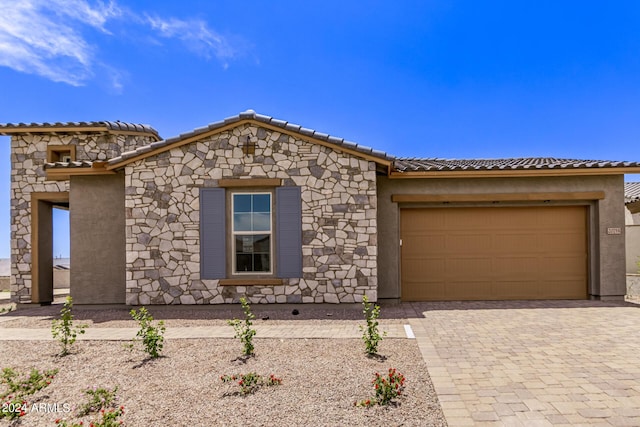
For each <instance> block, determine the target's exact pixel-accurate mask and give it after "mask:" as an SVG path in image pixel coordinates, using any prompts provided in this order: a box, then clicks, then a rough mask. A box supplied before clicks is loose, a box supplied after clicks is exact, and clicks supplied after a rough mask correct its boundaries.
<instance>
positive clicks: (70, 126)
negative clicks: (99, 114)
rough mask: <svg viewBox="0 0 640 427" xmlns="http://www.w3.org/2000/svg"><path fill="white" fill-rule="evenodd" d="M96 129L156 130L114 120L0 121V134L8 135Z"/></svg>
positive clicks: (150, 131)
mask: <svg viewBox="0 0 640 427" xmlns="http://www.w3.org/2000/svg"><path fill="white" fill-rule="evenodd" d="M96 128H98V130H103V131H111V132H116V133H117V132H137V133H148V134H152V135H155V136H156V137H157V138H158V139H160V136H159V135H158V131H157V130H155V129H154V128H152V127H151V126H149V125H142V124H136V123H125V122H120V121H115V122H65V123H61V122H56V123H0V135H10V134H13V133H18V132H23V133H24V132H29V133H51V132H56V133H65V132H83V131H92V130H94V129H96Z"/></svg>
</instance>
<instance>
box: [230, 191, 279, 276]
mask: <svg viewBox="0 0 640 427" xmlns="http://www.w3.org/2000/svg"><path fill="white" fill-rule="evenodd" d="M227 194H228V195H229V201H230V203H229V211H228V218H229V221H228V222H227V226H228V233H227V236H228V245H227V248H228V249H229V253H230V254H231V260H230V263H229V268H230V271H229V274H228V277H261V276H267V277H274V275H275V272H276V271H275V270H276V263H275V259H274V258H275V242H274V240H275V236H276V235H277V233H276V230H275V215H274V208H275V194H274V191H273V190H271V189H258V188H246V189H232V190H231V191H227ZM235 195H268V196H269V225H270V227H269V231H268V232H267V231H238V232H237V231H235V230H234V226H235V197H234V196H235ZM252 212H253V211H252ZM256 234H268V235H269V271H246V272H245V271H236V267H237V260H236V255H237V254H236V236H242V235H245V236H246V235H249V236H254V235H256Z"/></svg>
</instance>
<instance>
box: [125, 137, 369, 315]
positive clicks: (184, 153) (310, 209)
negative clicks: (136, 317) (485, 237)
mask: <svg viewBox="0 0 640 427" xmlns="http://www.w3.org/2000/svg"><path fill="white" fill-rule="evenodd" d="M247 137H249V138H250V139H251V141H253V142H255V143H256V149H255V155H244V154H243V152H242V149H241V148H240V145H239V141H244V140H245V139H246V138H247ZM223 178H224V179H228V178H280V179H282V180H283V185H285V186H293V185H296V186H299V187H301V191H302V228H303V237H302V239H303V246H302V255H303V277H301V278H295V279H282V280H283V285H277V286H259V285H251V286H221V285H219V281H218V280H202V279H201V278H200V261H201V260H200V255H199V253H200V241H199V239H200V237H199V214H200V212H199V209H200V206H199V205H200V204H199V188H200V187H217V186H218V180H220V179H223ZM125 193H126V211H127V220H126V231H127V241H126V248H127V250H126V252H127V296H126V301H127V304H130V305H138V304H145V305H146V304H220V303H230V302H236V301H237V300H238V298H239V297H241V296H244V295H246V296H247V297H248V299H249V300H250V301H251V302H253V303H274V302H275V303H298V302H303V303H323V302H327V303H338V302H347V303H349V302H359V301H361V300H362V296H363V295H365V294H366V295H367V296H368V297H369V298H370V299H371V300H376V298H377V294H376V289H377V274H378V270H377V220H376V178H375V164H373V163H370V162H368V161H366V160H361V159H359V158H356V157H354V156H351V155H348V154H344V153H341V152H338V151H335V150H333V149H330V148H326V147H323V146H321V145H317V144H312V143H309V142H305V141H303V140H299V139H295V138H294V137H291V136H289V135H287V134H282V133H279V132H274V131H270V130H267V129H264V128H261V127H256V126H250V125H242V126H239V127H236V128H234V129H232V130H229V131H225V132H222V133H220V134H217V135H214V136H211V137H209V138H206V139H203V140H200V141H197V142H193V143H191V144H188V145H185V146H182V147H178V148H174V149H171V150H170V151H168V152H165V153H160V154H158V155H155V156H152V157H150V158H147V159H144V160H139V161H136V162H133V163H131V164H129V165H127V166H126V183H125ZM276 262H277V260H276Z"/></svg>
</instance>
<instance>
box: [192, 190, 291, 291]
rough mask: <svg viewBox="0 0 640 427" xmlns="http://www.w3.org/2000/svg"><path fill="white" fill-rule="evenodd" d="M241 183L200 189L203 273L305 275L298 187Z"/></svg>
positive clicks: (226, 276) (223, 276)
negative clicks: (266, 187)
mask: <svg viewBox="0 0 640 427" xmlns="http://www.w3.org/2000/svg"><path fill="white" fill-rule="evenodd" d="M236 181H243V182H242V184H244V183H245V182H247V181H254V180H236ZM255 181H257V180H255ZM261 183H262V182H261ZM262 184H263V186H262V188H264V183H262ZM228 187H231V186H228ZM238 187H240V185H236V186H235V188H233V189H231V188H230V189H228V190H227V189H226V188H220V187H218V188H201V189H200V277H201V278H202V279H228V280H231V279H233V278H234V277H235V278H239V279H242V278H243V277H246V278H251V277H252V276H253V278H255V277H256V276H258V277H260V276H261V275H262V276H264V275H267V276H270V277H271V279H276V278H278V279H283V278H300V277H302V197H301V189H300V187H293V186H291V187H275V189H274V191H269V190H259V189H256V190H254V191H253V192H251V191H252V190H251V188H250V187H249V186H247V185H243V186H242V187H243V189H242V190H238ZM248 187H249V188H248ZM258 187H260V186H258ZM228 191H230V193H227V192H228ZM229 203H230V204H231V206H230V209H227V205H228V204H229ZM228 252H229V253H228ZM264 280H267V279H266V278H264Z"/></svg>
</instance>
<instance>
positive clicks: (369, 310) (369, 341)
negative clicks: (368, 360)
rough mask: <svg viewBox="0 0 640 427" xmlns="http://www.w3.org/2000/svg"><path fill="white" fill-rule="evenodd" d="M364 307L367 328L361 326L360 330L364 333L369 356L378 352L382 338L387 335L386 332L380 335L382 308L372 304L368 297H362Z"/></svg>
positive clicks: (363, 336)
mask: <svg viewBox="0 0 640 427" xmlns="http://www.w3.org/2000/svg"><path fill="white" fill-rule="evenodd" d="M362 305H363V306H364V309H363V310H362V312H363V313H364V317H365V320H366V321H367V325H366V326H362V325H360V330H361V331H362V332H363V333H362V340H363V341H364V346H365V352H366V353H367V354H368V355H374V354H376V353H377V352H378V345H379V344H380V341H382V337H384V336H385V335H387V333H386V332H384V333H383V334H382V335H380V332H379V331H378V318H379V317H380V306H379V305H373V304H371V303H370V302H369V299H368V298H367V296H366V295H365V296H363V297H362Z"/></svg>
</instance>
